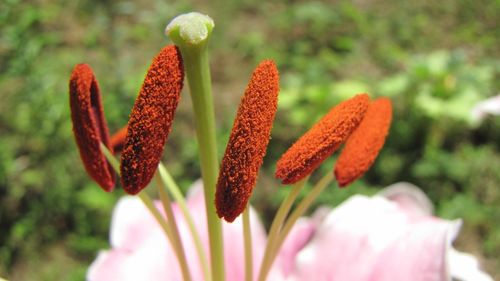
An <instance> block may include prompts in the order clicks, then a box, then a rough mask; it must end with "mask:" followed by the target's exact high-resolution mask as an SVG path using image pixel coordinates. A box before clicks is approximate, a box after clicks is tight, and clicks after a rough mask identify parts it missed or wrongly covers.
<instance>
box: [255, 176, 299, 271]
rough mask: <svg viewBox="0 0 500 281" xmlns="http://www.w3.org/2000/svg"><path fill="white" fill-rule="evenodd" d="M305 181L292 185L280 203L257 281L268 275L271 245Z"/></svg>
mask: <svg viewBox="0 0 500 281" xmlns="http://www.w3.org/2000/svg"><path fill="white" fill-rule="evenodd" d="M307 179H308V177H307V178H305V179H303V180H301V181H299V182H297V183H296V184H294V185H293V188H292V190H291V191H290V193H288V196H287V197H286V198H285V200H284V201H283V202H282V203H281V206H280V207H279V209H278V212H277V213H276V216H275V217H274V220H273V222H272V224H271V228H270V230H269V238H268V239H267V244H266V250H265V252H264V258H263V260H262V264H261V266H260V272H259V278H258V280H259V281H264V280H266V277H267V274H268V272H269V270H270V269H271V265H272V262H273V259H272V258H271V256H270V253H271V252H272V248H273V245H274V243H275V240H276V238H277V236H278V234H279V231H280V230H281V227H282V225H283V222H284V221H285V218H286V216H287V215H288V212H289V211H290V208H291V207H292V205H293V202H295V199H297V196H298V195H299V193H300V191H301V190H302V187H303V186H304V185H305V183H306V182H307Z"/></svg>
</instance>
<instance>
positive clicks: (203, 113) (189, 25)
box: [166, 13, 225, 281]
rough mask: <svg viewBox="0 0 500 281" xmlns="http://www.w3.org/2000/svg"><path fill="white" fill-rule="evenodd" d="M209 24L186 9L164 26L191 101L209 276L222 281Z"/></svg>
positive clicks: (222, 269)
mask: <svg viewBox="0 0 500 281" xmlns="http://www.w3.org/2000/svg"><path fill="white" fill-rule="evenodd" d="M213 26H214V23H213V21H212V19H210V18H209V17H208V16H205V15H202V14H199V13H189V14H184V15H180V16H178V17H176V18H175V19H174V20H172V21H171V22H170V24H169V25H168V26H167V28H166V33H167V34H168V35H169V37H170V38H171V39H172V41H174V43H175V44H176V45H177V46H178V47H179V49H180V51H181V55H182V59H183V63H184V68H185V72H186V76H187V79H188V83H189V89H190V93H191V101H192V103H193V109H194V117H195V118H194V119H195V126H196V136H197V139H198V146H199V150H200V164H201V175H202V178H203V185H204V192H205V207H206V210H207V224H208V235H209V240H210V257H211V263H212V264H211V265H212V280H217V281H224V279H225V276H224V245H223V240H222V224H221V220H220V219H219V218H218V217H217V213H216V211H215V204H214V202H215V184H216V181H217V175H218V169H219V168H218V167H219V163H218V161H217V142H216V138H215V114H214V107H213V98H212V82H211V78H210V68H209V60H208V39H209V37H210V33H211V32H212V29H213Z"/></svg>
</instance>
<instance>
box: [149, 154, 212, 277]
mask: <svg viewBox="0 0 500 281" xmlns="http://www.w3.org/2000/svg"><path fill="white" fill-rule="evenodd" d="M158 173H159V174H160V177H161V180H162V181H163V185H164V186H165V187H166V188H167V189H168V191H170V193H171V194H172V196H173V197H174V200H175V201H176V202H177V204H178V205H179V208H180V210H181V212H182V214H183V216H184V218H185V219H186V222H187V224H188V227H189V231H190V232H191V236H192V238H193V242H194V246H195V248H196V252H197V253H198V258H199V261H200V265H201V268H202V270H203V276H204V279H205V280H206V281H210V280H212V279H211V278H212V277H211V275H210V268H209V267H208V260H207V254H206V253H205V249H204V248H203V244H202V243H201V237H200V234H199V232H198V230H197V229H196V226H195V225H194V220H193V216H192V215H191V212H190V211H189V208H188V206H187V203H186V200H185V199H184V196H183V195H182V193H181V191H180V189H179V186H178V185H177V184H176V183H175V181H174V179H173V177H172V176H171V175H170V173H169V172H168V170H167V168H166V167H165V166H164V165H163V163H161V162H160V165H159V166H158Z"/></svg>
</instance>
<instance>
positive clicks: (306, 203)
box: [263, 172, 333, 280]
mask: <svg viewBox="0 0 500 281" xmlns="http://www.w3.org/2000/svg"><path fill="white" fill-rule="evenodd" d="M332 180H333V173H332V172H329V173H327V174H326V175H324V176H323V178H321V179H320V181H319V182H318V183H317V184H316V185H315V186H314V187H313V189H312V190H311V191H310V192H309V193H308V194H307V195H306V197H304V199H302V201H300V203H299V204H298V205H297V208H295V210H294V211H293V212H292V213H291V214H290V217H289V218H288V219H287V221H286V223H285V225H284V226H283V229H282V230H281V231H280V233H279V235H278V237H277V238H276V240H275V241H274V243H273V245H272V248H271V251H270V252H269V268H271V266H272V264H273V262H274V259H275V258H276V255H277V254H278V251H279V249H280V248H281V245H283V242H284V241H285V239H286V237H287V236H288V234H289V233H290V231H291V230H292V227H293V226H294V225H295V223H296V222H297V220H298V219H299V218H300V217H301V216H302V215H303V214H304V213H305V212H306V211H307V209H308V208H309V207H310V206H311V204H312V203H313V202H314V200H316V198H318V196H319V195H320V194H321V192H322V191H323V190H324V189H325V187H327V186H328V184H329V183H330V182H331V181H332ZM266 274H267V273H266ZM264 278H265V276H264ZM263 280H264V279H263Z"/></svg>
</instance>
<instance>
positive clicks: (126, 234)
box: [87, 181, 279, 281]
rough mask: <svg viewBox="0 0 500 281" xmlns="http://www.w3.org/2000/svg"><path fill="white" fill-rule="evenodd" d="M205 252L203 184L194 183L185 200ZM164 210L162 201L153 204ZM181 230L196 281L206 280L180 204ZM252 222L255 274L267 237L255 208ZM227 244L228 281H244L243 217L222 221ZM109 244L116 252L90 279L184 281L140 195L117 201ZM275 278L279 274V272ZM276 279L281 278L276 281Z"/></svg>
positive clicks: (102, 259) (99, 262) (104, 256)
mask: <svg viewBox="0 0 500 281" xmlns="http://www.w3.org/2000/svg"><path fill="white" fill-rule="evenodd" d="M187 204H188V208H189V211H190V212H191V215H192V216H193V220H194V224H195V227H196V228H197V230H198V232H199V234H200V237H201V240H202V244H203V247H204V248H205V252H206V253H207V255H209V252H208V244H209V241H208V229H207V224H206V210H205V202H204V196H203V188H202V184H201V181H197V182H195V184H193V187H192V188H191V189H190V191H189V193H188V197H187ZM155 205H156V207H157V208H158V209H159V210H161V212H162V214H163V211H162V205H161V203H160V202H155ZM172 209H173V212H174V216H175V218H176V222H177V227H178V229H179V233H180V237H181V240H182V243H183V248H184V252H185V253H186V259H187V263H188V264H189V267H190V272H191V277H192V279H193V280H203V272H202V268H201V265H200V263H199V259H198V254H197V252H196V248H195V245H194V242H193V239H192V236H191V232H190V231H189V227H188V224H187V222H186V220H185V219H184V216H183V215H182V213H181V211H180V209H179V207H178V206H177V204H173V205H172ZM250 220H251V224H252V238H253V241H252V242H253V259H254V261H253V263H254V275H256V274H257V272H258V271H257V269H258V266H259V265H260V260H261V259H262V255H263V251H264V247H265V242H266V235H265V231H264V228H263V226H262V224H261V222H260V221H259V219H258V217H257V215H256V213H255V211H254V210H253V209H251V212H250ZM223 235H224V241H225V248H224V254H225V265H226V280H227V281H239V280H243V278H244V248H243V232H242V225H241V218H238V219H237V220H236V221H235V222H234V223H232V224H227V223H223ZM110 236H111V238H110V240H111V245H112V246H113V249H112V250H110V251H107V252H101V253H100V254H99V256H98V258H97V259H96V260H95V261H94V262H93V264H92V265H91V267H90V268H89V270H88V272H87V279H88V280H89V281H99V280H106V281H107V280H110V281H113V280H167V281H168V280H182V275H181V272H180V268H179V265H178V262H177V258H176V256H175V254H174V252H173V250H172V248H171V245H170V242H169V241H168V240H167V239H166V237H165V235H164V233H163V231H162V230H161V228H160V227H159V225H158V224H157V223H156V221H155V220H154V218H153V217H152V215H151V214H150V213H149V212H148V211H147V209H146V208H145V207H144V206H143V204H142V202H140V200H139V199H138V198H136V197H125V198H123V199H121V200H120V201H119V203H118V204H117V206H116V207H115V210H114V213H113V220H112V223H111V233H110ZM271 274H272V276H279V274H276V273H275V272H272V273H271ZM276 280H278V279H276Z"/></svg>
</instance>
